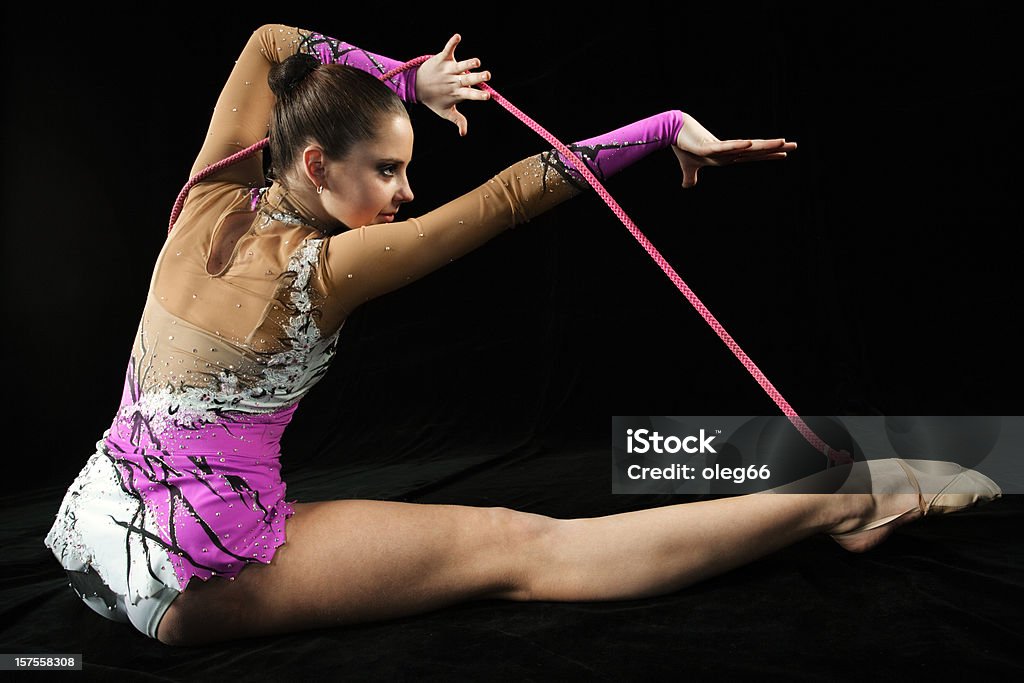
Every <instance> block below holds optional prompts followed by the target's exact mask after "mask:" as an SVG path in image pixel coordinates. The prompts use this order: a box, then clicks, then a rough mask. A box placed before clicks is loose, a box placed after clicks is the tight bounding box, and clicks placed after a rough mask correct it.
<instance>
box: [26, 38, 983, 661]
mask: <svg viewBox="0 0 1024 683" xmlns="http://www.w3.org/2000/svg"><path fill="white" fill-rule="evenodd" d="M460 40H461V38H460V36H459V35H458V34H455V35H453V36H452V37H451V38H450V39H449V40H448V42H447V44H446V45H445V46H444V48H443V49H442V50H441V52H439V53H438V54H436V55H433V56H432V57H431V58H430V59H428V60H426V61H424V62H423V63H422V64H420V65H419V66H418V67H417V68H415V69H407V70H405V71H402V72H400V73H398V74H397V75H394V76H390V77H387V78H382V77H383V76H386V75H387V72H388V71H390V70H392V69H394V68H395V67H398V66H400V65H401V64H402V63H401V62H399V61H397V60H394V59H390V58H388V57H384V56H381V55H377V54H374V53H371V52H368V51H366V50H363V49H361V48H358V47H355V46H353V45H350V44H348V43H345V42H343V41H340V40H337V39H335V38H330V37H328V36H325V35H323V34H320V33H317V32H315V31H310V30H305V29H301V28H296V27H292V26H286V25H282V24H266V25H263V26H260V27H259V28H257V29H256V30H255V31H254V32H253V34H252V36H251V37H250V38H249V40H248V41H247V43H246V45H245V47H244V48H243V50H242V52H241V54H240V56H239V59H238V61H237V62H236V63H235V66H234V67H233V69H232V71H231V74H230V76H229V78H228V81H227V83H226V85H225V86H224V88H223V90H222V92H221V94H220V97H219V99H218V100H217V103H216V107H215V109H214V112H213V117H212V121H211V124H210V127H209V132H208V133H207V136H206V138H205V140H204V141H203V144H202V147H201V149H200V151H199V156H198V158H196V160H195V163H194V165H193V166H192V169H191V173H190V177H192V178H193V179H195V178H196V177H197V176H198V175H199V174H201V172H203V171H204V169H207V168H208V167H211V166H213V165H214V164H217V163H218V162H221V161H222V160H224V159H226V158H228V157H230V156H232V155H233V154H236V153H238V152H240V151H242V150H246V149H247V148H249V147H250V146H252V145H253V144H255V143H257V142H259V141H260V140H262V139H263V138H266V137H268V135H269V149H270V162H271V163H270V165H269V168H268V172H267V176H268V177H265V176H264V165H263V158H262V155H261V154H252V155H250V156H248V157H245V158H242V159H241V160H239V161H237V162H236V163H231V164H227V165H224V166H223V167H219V166H218V167H216V168H214V169H212V170H213V171H215V172H211V173H209V174H208V175H206V176H205V177H203V178H202V180H201V181H199V182H195V184H194V185H193V186H192V187H191V188H190V189H189V191H188V194H187V198H186V199H185V201H184V204H183V205H182V206H181V207H180V213H179V214H178V215H177V216H176V218H175V219H174V220H173V226H172V229H171V230H170V232H169V234H168V237H167V240H166V242H165V243H164V246H163V248H162V249H161V251H160V253H159V256H158V257H157V261H156V264H155V267H154V270H153V276H152V279H151V282H150V287H149V291H148V293H147V298H146V303H145V306H144V308H143V311H142V315H141V318H140V320H139V326H138V330H137V334H136V336H135V339H134V342H133V345H132V350H131V354H130V358H129V360H128V364H127V367H126V370H125V380H124V388H123V392H122V398H121V403H120V406H119V407H118V409H117V411H116V413H115V416H114V419H113V421H112V422H111V425H110V427H109V428H108V429H106V430H105V431H104V433H103V436H102V438H100V440H99V441H97V442H96V449H95V452H94V453H93V454H92V455H91V456H90V457H89V458H88V460H87V462H86V464H85V466H84V467H83V469H82V470H81V472H80V473H79V474H78V476H77V478H76V479H75V480H74V482H72V484H71V485H70V487H69V488H68V490H67V492H66V493H65V495H64V498H63V501H62V503H61V506H60V508H59V510H58V512H57V513H56V515H55V521H54V523H53V526H52V528H51V529H50V531H49V532H48V533H47V535H46V538H45V541H44V542H45V544H46V546H47V547H48V548H50V549H51V551H52V552H53V554H54V556H55V557H56V558H57V560H59V561H60V563H61V566H62V567H63V569H64V571H65V572H66V573H67V577H68V582H69V585H70V586H71V587H72V588H73V589H74V591H75V593H76V594H77V595H78V596H79V597H80V598H81V599H82V600H83V601H84V602H85V603H86V605H88V606H89V607H90V608H91V609H93V610H94V611H96V612H97V613H99V614H101V615H102V616H104V617H106V618H108V619H112V620H114V621H119V622H123V623H125V624H130V625H131V626H133V627H134V628H136V629H137V630H138V631H140V632H141V633H143V634H145V635H146V636H149V637H151V638H156V639H157V640H159V641H160V642H162V643H165V644H168V645H179V646H184V645H199V644H207V643H212V642H217V641H223V640H232V639H237V638H246V637H255V636H262V635H269V634H279V633H287V632H292V631H298V630H303V629H310V628H321V627H330V626H334V625H342V624H353V623H359V622H366V621H373V620H383V619H390V618H395V617H400V616H404V615H410V614H416V613H422V612H424V611H427V610H434V609H438V608H441V607H444V606H446V605H451V604H454V603H457V602H460V601H467V600H481V599H502V600H515V601H533V600H546V601H593V600H624V599H637V598H644V597H648V596H656V595H661V594H665V593H669V592H672V591H677V590H680V589H682V588H685V587H686V586H689V585H691V584H693V583H695V582H698V581H701V580H703V579H705V578H707V577H710V576H714V575H716V574H720V573H722V572H725V571H728V570H730V569H732V568H734V567H737V566H739V565H742V564H744V563H747V562H750V561H752V560H754V559H756V558H759V557H762V556H764V555H766V554H769V553H772V552H774V551H775V550H777V549H779V548H782V547H784V546H787V545H789V544H792V543H795V542H797V541H799V540H801V539H804V538H807V537H809V536H812V535H814V534H819V533H824V534H829V535H830V536H831V537H832V538H834V539H835V540H836V541H837V542H838V543H839V544H840V545H842V546H843V547H844V548H846V549H848V550H851V551H854V552H863V551H866V550H868V549H870V548H872V547H874V546H876V545H877V544H878V543H880V542H882V541H883V540H884V539H885V538H886V537H887V536H888V535H890V534H891V533H892V531H893V530H894V529H895V528H897V527H898V526H900V525H902V524H906V523H909V522H911V521H913V520H915V519H918V518H920V517H922V516H924V515H925V514H936V513H945V512H953V511H956V510H960V509H964V508H966V507H970V506H972V505H975V504H977V503H979V502H985V501H989V500H992V499H994V498H996V497H998V496H999V495H1000V494H1001V492H1000V490H999V488H998V486H996V484H995V483H994V482H992V481H991V480H989V479H988V478H987V477H985V476H984V475H982V474H980V473H978V472H976V471H974V470H969V469H965V468H963V467H961V466H959V465H957V464H955V463H940V462H928V461H921V460H916V461H915V460H900V459H895V458H893V459H883V460H867V461H860V462H855V463H852V464H845V465H841V466H837V467H833V468H830V469H829V470H827V471H824V472H822V473H820V474H819V475H815V476H818V477H822V478H832V479H835V480H836V482H839V484H840V485H837V486H836V488H835V489H834V490H836V492H835V493H828V494H820V493H807V492H806V491H808V490H811V489H808V488H806V487H795V486H794V485H788V486H783V487H777V488H776V489H772V490H768V491H764V492H759V493H754V494H748V495H742V496H733V497H726V498H719V499H714V500H703V501H698V502H691V503H685V504H676V505H669V506H664V507H657V508H652V509H646V510H639V511H634V512H627V513H623V514H616V515H608V516H604V517H596V518H580V519H556V518H551V517H546V516H543V515H538V514H532V513H527V512H522V511H516V510H512V509H509V508H505V507H475V506H463V505H431V504H416V503H405V502H391V501H380V500H329V501H317V502H313V501H309V502H299V501H297V500H287V499H286V495H285V484H284V482H283V481H282V479H281V476H280V469H281V468H280V455H281V451H280V439H281V435H282V434H283V432H284V430H285V428H286V426H287V425H288V423H289V421H290V420H291V417H292V415H293V413H294V411H295V409H296V407H297V406H298V403H299V401H300V400H301V398H302V397H303V396H305V395H306V393H307V392H308V391H309V390H310V389H311V388H312V387H313V385H315V384H316V383H317V381H318V380H319V379H320V378H321V377H322V376H323V375H324V373H325V372H326V370H327V367H328V366H329V364H330V362H331V360H332V358H333V357H334V354H335V352H336V345H337V341H338V337H339V334H340V332H341V329H342V327H343V326H344V324H345V321H346V319H347V318H348V316H350V315H351V314H352V312H353V311H354V310H356V309H357V308H358V307H359V306H360V305H361V304H363V303H365V302H367V301H369V300H371V299H373V298H376V297H379V296H381V295H383V294H385V293H388V292H391V291H394V290H396V289H398V288H400V287H403V286H405V285H408V284H410V283H412V282H415V281H417V280H419V279H420V278H422V277H424V276H425V275H427V274H429V273H431V272H433V271H436V270H437V269H439V268H442V267H443V266H445V265H446V264H448V263H450V262H452V261H454V260H455V259H457V258H460V257H462V256H465V255H466V254H468V253H469V252H471V251H472V250H474V249H476V248H477V247H479V246H481V245H482V244H484V243H486V242H487V241H488V240H490V239H492V238H494V237H496V236H497V235H499V234H501V233H503V232H504V231H506V230H508V229H511V228H514V227H516V226H517V225H520V224H522V223H525V222H528V221H530V220H531V219H532V218H534V217H536V216H538V215H540V214H541V213H543V212H545V211H547V210H549V209H551V208H552V207H554V206H556V205H558V204H560V203H562V202H564V201H566V200H568V199H570V198H572V197H574V196H576V195H578V194H580V193H581V192H584V191H586V190H587V189H588V187H589V186H588V184H587V183H586V182H585V181H584V179H583V177H582V176H581V175H580V172H579V171H578V170H577V169H576V168H575V167H574V166H573V163H570V162H569V160H568V159H567V158H566V157H563V156H562V155H561V153H560V152H558V151H557V150H555V149H547V150H544V151H542V152H540V153H536V154H532V155H530V156H529V157H527V158H525V159H522V160H520V161H518V162H516V163H514V164H512V165H511V166H509V167H507V168H506V169H505V170H503V171H501V172H500V173H498V174H497V175H495V176H493V177H491V178H489V179H487V180H486V182H483V183H482V184H481V185H480V186H479V187H477V188H476V189H474V190H472V191H471V192H468V193H466V194H464V195H463V196H461V197H458V198H456V199H454V200H452V201H450V202H448V203H447V204H444V205H443V206H440V207H439V208H436V209H434V210H432V211H430V212H427V213H424V214H422V215H419V216H408V217H403V216H401V215H400V213H401V211H402V205H403V204H406V203H407V202H410V201H412V199H413V192H412V188H411V185H410V176H409V166H410V163H411V161H412V152H413V129H412V126H411V124H410V120H409V115H408V112H407V111H406V106H407V105H411V104H415V103H419V104H422V105H424V106H426V107H427V108H429V109H430V110H431V111H433V112H435V113H436V114H437V115H439V116H441V117H442V118H444V119H446V120H448V121H450V122H452V123H453V124H455V125H456V126H457V128H458V131H459V133H460V134H461V135H465V134H466V133H467V130H468V123H467V120H466V118H465V116H464V115H463V114H462V113H461V112H460V111H459V110H458V109H457V106H456V105H458V104H460V103H462V102H465V101H481V100H487V99H489V98H490V94H489V93H488V92H487V91H486V90H483V89H480V88H476V87H474V86H478V85H480V84H482V83H485V82H486V81H488V80H489V79H490V76H491V74H490V72H488V71H481V70H479V69H480V66H481V63H480V60H479V59H475V58H474V59H465V60H456V58H455V48H456V46H457V45H458V43H459V41H460ZM664 148H669V149H671V150H672V152H673V153H674V155H675V157H676V158H677V160H678V162H679V165H680V169H681V171H682V177H683V181H682V186H683V187H684V188H693V187H694V186H695V185H696V184H697V180H698V172H699V170H700V169H701V168H703V167H705V166H715V167H720V166H728V165H732V164H736V163H745V162H752V161H777V160H782V159H784V158H785V157H786V155H787V153H788V152H790V151H792V150H794V149H796V143H794V142H787V141H786V140H785V139H783V138H778V139H738V140H726V141H722V140H719V139H718V138H716V137H715V136H714V135H712V134H711V133H710V132H709V131H708V130H707V129H705V128H704V127H703V126H701V124H700V123H699V122H697V120H696V119H694V118H693V116H691V115H689V114H685V113H683V112H682V111H680V110H670V111H665V112H661V113H657V114H654V115H652V116H648V117H646V118H642V119H639V120H637V121H635V122H633V123H631V124H628V125H626V126H623V127H621V128H618V129H616V130H612V131H610V132H607V133H604V134H602V135H598V136H596V137H592V138H589V139H586V140H582V141H578V142H575V143H573V144H572V145H569V150H571V152H572V153H573V154H574V155H575V156H576V159H575V160H574V162H575V163H584V164H586V165H587V168H588V169H589V170H590V171H591V172H592V173H593V174H594V175H595V176H596V177H597V178H599V179H601V180H603V179H606V178H609V177H611V176H613V175H615V174H616V173H618V172H619V171H621V170H623V169H624V168H626V167H627V166H630V165H632V164H635V163H636V162H638V161H640V160H641V159H643V158H645V157H647V156H649V155H651V154H653V153H655V152H656V151H659V150H661V149H664ZM804 483H806V482H804ZM196 579H198V580H196Z"/></svg>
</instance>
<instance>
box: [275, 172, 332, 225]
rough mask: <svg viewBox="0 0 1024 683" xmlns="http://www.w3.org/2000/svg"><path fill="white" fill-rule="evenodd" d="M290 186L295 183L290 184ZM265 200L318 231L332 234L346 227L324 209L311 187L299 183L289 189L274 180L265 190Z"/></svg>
mask: <svg viewBox="0 0 1024 683" xmlns="http://www.w3.org/2000/svg"><path fill="white" fill-rule="evenodd" d="M291 187H295V185H294V184H291ZM267 200H268V203H269V204H270V205H271V206H272V207H274V208H275V209H278V210H280V211H283V212H285V213H288V214H292V215H293V216H295V217H297V218H299V219H300V220H301V221H302V222H304V223H306V224H307V225H309V226H310V227H312V228H315V229H317V230H319V231H320V232H324V233H331V234H333V233H336V232H340V231H341V228H346V227H347V226H345V225H344V224H343V223H341V221H339V220H337V219H335V218H333V217H332V216H330V215H329V214H328V213H327V212H326V211H324V208H323V205H322V204H321V203H320V201H319V196H318V195H317V192H316V190H314V189H313V188H312V187H309V188H306V187H303V186H302V185H299V186H297V187H296V189H289V187H285V186H284V185H283V184H281V183H280V182H274V184H273V185H272V186H271V188H270V189H269V190H267Z"/></svg>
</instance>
